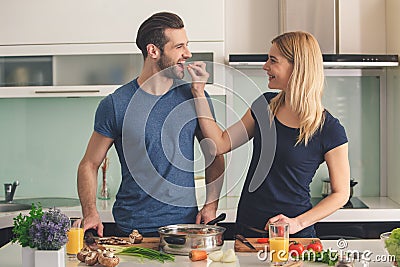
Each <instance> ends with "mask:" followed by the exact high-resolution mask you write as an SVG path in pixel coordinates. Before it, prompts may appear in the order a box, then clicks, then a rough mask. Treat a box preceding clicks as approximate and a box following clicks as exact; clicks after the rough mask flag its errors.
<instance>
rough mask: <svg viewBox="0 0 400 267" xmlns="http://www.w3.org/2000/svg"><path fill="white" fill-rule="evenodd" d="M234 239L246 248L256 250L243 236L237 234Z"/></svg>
mask: <svg viewBox="0 0 400 267" xmlns="http://www.w3.org/2000/svg"><path fill="white" fill-rule="evenodd" d="M235 237H236V239H239V240H240V241H241V242H242V243H243V244H245V245H246V246H247V247H249V248H251V249H254V250H257V249H256V248H255V247H254V246H253V245H252V244H251V243H250V242H249V241H248V240H247V239H246V238H245V237H244V236H242V235H239V234H237V235H236V236H235Z"/></svg>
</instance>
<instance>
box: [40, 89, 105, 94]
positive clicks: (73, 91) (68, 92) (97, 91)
mask: <svg viewBox="0 0 400 267" xmlns="http://www.w3.org/2000/svg"><path fill="white" fill-rule="evenodd" d="M71 93H100V90H98V89H93V90H37V91H35V94H71Z"/></svg>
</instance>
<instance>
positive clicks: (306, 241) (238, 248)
mask: <svg viewBox="0 0 400 267" xmlns="http://www.w3.org/2000/svg"><path fill="white" fill-rule="evenodd" d="M257 239H258V238H247V240H248V241H249V242H250V243H251V244H252V245H253V246H254V247H255V248H256V249H257V251H258V250H265V247H267V249H268V250H269V246H268V243H267V244H260V243H257ZM312 240H316V241H317V240H318V241H320V240H319V238H290V241H297V242H299V243H301V244H303V245H304V246H307V245H308V244H310V243H311V241H312ZM235 251H236V252H257V251H255V250H253V249H251V248H249V247H247V246H246V245H245V244H243V243H242V242H241V241H240V240H237V239H236V240H235Z"/></svg>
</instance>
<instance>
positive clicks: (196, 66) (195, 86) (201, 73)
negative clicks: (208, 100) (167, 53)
mask: <svg viewBox="0 0 400 267" xmlns="http://www.w3.org/2000/svg"><path fill="white" fill-rule="evenodd" d="M187 69H188V72H189V74H190V76H191V77H192V92H193V95H194V96H204V87H205V84H206V82H207V80H208V77H210V74H209V73H208V72H207V71H206V63H205V62H203V61H196V62H193V63H190V64H189V65H188V66H187Z"/></svg>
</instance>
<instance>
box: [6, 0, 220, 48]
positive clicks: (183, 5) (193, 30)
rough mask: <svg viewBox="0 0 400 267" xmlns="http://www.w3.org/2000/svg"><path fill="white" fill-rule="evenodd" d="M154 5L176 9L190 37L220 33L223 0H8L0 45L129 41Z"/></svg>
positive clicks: (155, 9) (210, 37) (210, 38)
mask: <svg viewBox="0 0 400 267" xmlns="http://www.w3.org/2000/svg"><path fill="white" fill-rule="evenodd" d="M159 11H170V12H174V13H176V14H178V15H179V16H180V17H181V18H182V19H183V21H184V23H185V28H186V30H187V33H188V37H189V40H190V41H223V39H224V0H216V1H215V0H203V1H193V0H173V1H165V0H152V1H142V0H112V1H111V0H85V1H81V0H68V1H67V0H63V1H54V0H37V1H24V0H14V1H7V2H4V1H3V4H2V6H1V9H0V25H2V26H1V30H0V45H20V44H28V45H29V44H70V43H108V42H134V41H135V38H136V32H137V30H138V28H139V25H140V24H141V23H142V22H143V21H144V20H145V19H146V18H148V17H149V16H151V15H152V14H153V13H156V12H159Z"/></svg>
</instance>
